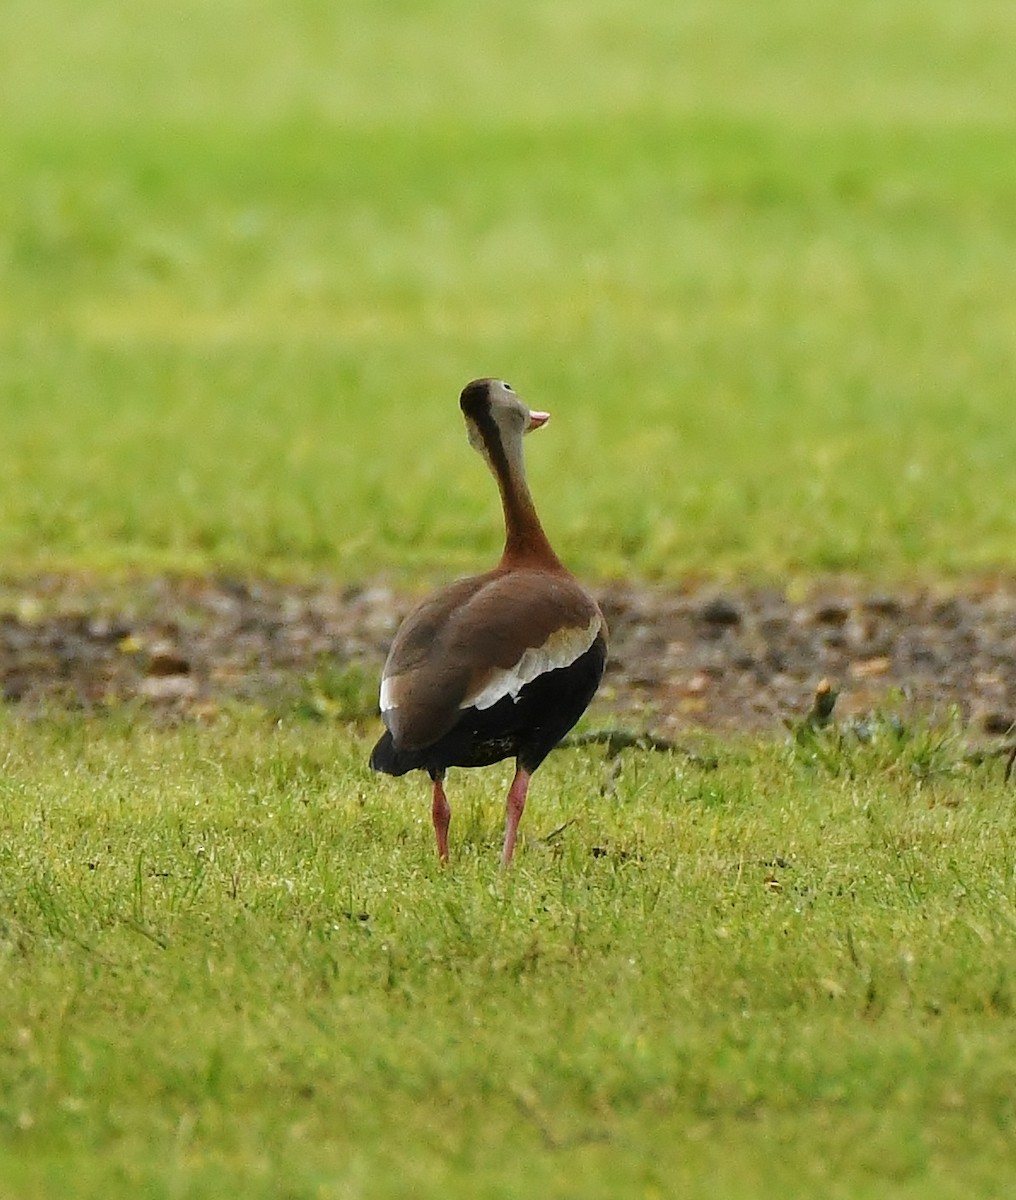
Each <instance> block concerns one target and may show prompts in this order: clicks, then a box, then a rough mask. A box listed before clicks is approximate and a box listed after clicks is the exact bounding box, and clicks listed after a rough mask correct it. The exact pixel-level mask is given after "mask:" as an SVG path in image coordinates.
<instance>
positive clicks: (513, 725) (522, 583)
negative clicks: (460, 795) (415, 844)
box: [370, 379, 607, 866]
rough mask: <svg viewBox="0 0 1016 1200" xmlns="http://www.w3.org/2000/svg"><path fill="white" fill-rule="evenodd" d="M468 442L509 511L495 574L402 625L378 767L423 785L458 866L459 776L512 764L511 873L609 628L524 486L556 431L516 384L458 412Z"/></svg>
mask: <svg viewBox="0 0 1016 1200" xmlns="http://www.w3.org/2000/svg"><path fill="white" fill-rule="evenodd" d="M459 404H460V406H461V408H462V412H463V414H464V416H465V418H466V429H467V430H468V433H469V441H470V443H471V444H472V445H473V446H474V447H475V449H477V450H479V452H480V453H481V454H482V455H483V457H484V458H485V459H486V460H487V465H488V466H489V467H490V469H491V471H492V472H493V475H494V478H495V479H496V480H497V486H498V489H499V491H500V492H501V504H502V507H503V508H504V523H505V546H504V553H503V554H502V555H501V561H500V562H499V563H498V565H497V566H496V567H495V568H494V570H493V571H488V572H487V574H485V575H477V576H475V577H473V578H470V579H462V580H459V582H458V583H453V584H451V586H450V587H446V588H443V589H442V590H441V591H439V592H437V593H436V594H435V595H433V596H431V597H430V598H429V599H428V600H424V602H423V603H422V604H421V605H420V606H419V607H418V608H416V609H414V611H413V612H411V613H410V614H409V616H408V617H406V619H405V621H403V623H402V625H401V627H400V628H399V631H398V633H397V634H396V635H395V641H394V642H393V643H392V648H391V650H390V651H389V653H388V660H387V662H386V663H385V666H384V671H383V673H382V676H381V714H382V716H383V717H384V722H385V725H386V726H387V727H388V728H387V731H386V732H385V733H384V735H383V736H382V737H381V740H380V741H379V742H378V744H377V745H376V746H375V747H374V750H373V752H372V754H371V756H370V765H371V766H372V767H373V768H374V769H375V770H376V771H385V772H386V773H387V774H389V775H404V774H405V773H406V772H407V771H413V770H422V771H426V772H427V773H428V774H429V775H430V777H431V779H432V780H433V783H434V795H433V805H432V809H431V812H432V816H433V819H434V834H435V836H436V838H437V852H438V855H439V857H440V858H441V859H442V860H444V859H447V858H448V825H449V822H450V820H451V809H450V808H449V806H448V800H447V798H446V796H445V791H444V777H445V772H446V771H447V770H448V768H449V767H486V766H489V765H490V764H491V763H496V762H500V761H501V760H502V759H504V758H510V757H512V756H513V755H514V756H515V759H516V771H515V778H514V780H513V781H512V785H511V788H510V789H509V791H508V800H507V805H506V808H507V816H506V821H505V835H504V850H503V852H502V854H501V864H502V866H507V865H508V864H509V863H510V862H511V860H512V854H513V853H514V851H515V839H516V836H517V833H518V827H519V818H520V817H521V816H522V810H523V808H524V807H525V803H526V793H527V791H528V788H529V779H530V776H531V775H532V774H533V772H534V771H535V770H536V768H537V767H538V766H539V765H540V763H542V762H543V760H544V759H545V758H546V757H547V755H548V754H549V753H550V751H551V750H552V749H553V748H554V747H555V746H556V745H557V743H558V742H559V741H560V740H561V738H563V737H564V735H565V734H566V733H567V732H568V730H569V729H571V727H572V726H573V725H574V724H575V722H576V721H577V720H578V719H579V717H580V716H581V715H582V713H583V712H584V711H585V709H586V706H587V705H588V704H589V701H590V700H591V699H592V698H593V693H594V692H595V691H596V689H597V687H598V686H599V683H600V677H601V676H602V675H603V667H604V663H605V662H606V658H607V626H606V623H605V621H604V620H603V614H602V613H601V612H600V610H599V608H598V607H597V604H596V601H595V600H594V599H593V598H592V596H590V595H589V593H588V592H587V591H586V590H585V589H584V588H583V587H582V586H581V585H580V584H579V583H578V581H577V580H576V579H575V578H574V576H572V575H571V574H570V573H569V572H568V571H567V570H566V569H565V567H564V566H563V565H562V564H561V561H560V559H559V558H558V557H557V555H556V554H555V553H554V551H553V550H552V549H551V546H550V542H548V541H547V536H546V534H545V533H544V532H543V527H542V526H541V525H540V519H539V517H537V515H536V509H535V508H534V506H533V499H532V496H531V495H530V493H529V487H528V485H527V483H526V472H525V465H524V462H523V458H522V436H523V434H525V433H528V432H529V431H530V430H531V429H539V428H540V426H541V425H544V424H545V423H546V421H547V418H548V415H549V414H547V413H544V412H531V411H530V410H529V408H528V407H527V406H526V405H525V404H524V403H523V402H522V400H521V399H520V398H519V397H518V396H517V395H516V394H515V392H514V391H512V389H511V388H510V387H509V386H508V384H507V383H502V382H501V381H499V380H497V379H476V380H474V381H473V382H472V383H470V384H467V386H466V387H465V388H464V389H463V392H462V396H461V398H460V400H459Z"/></svg>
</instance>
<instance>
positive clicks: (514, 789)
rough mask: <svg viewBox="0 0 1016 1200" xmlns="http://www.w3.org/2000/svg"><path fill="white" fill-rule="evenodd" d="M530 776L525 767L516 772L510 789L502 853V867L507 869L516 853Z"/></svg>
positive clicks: (506, 806) (506, 807)
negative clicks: (516, 843)
mask: <svg viewBox="0 0 1016 1200" xmlns="http://www.w3.org/2000/svg"><path fill="white" fill-rule="evenodd" d="M529 780H530V774H529V772H528V771H527V770H525V769H524V768H523V767H519V768H518V770H516V772H515V778H514V779H513V780H512V785H511V787H510V788H509V789H508V800H507V802H506V803H505V812H506V817H505V825H504V849H503V850H502V851H501V866H502V867H507V866H509V865H510V863H511V861H512V855H513V854H514V853H515V839H516V837H517V836H518V832H519V821H520V820H521V818H522V813H523V810H524V809H525V807H526V793H527V792H528V791H529Z"/></svg>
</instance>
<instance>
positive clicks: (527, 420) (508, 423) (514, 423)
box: [459, 379, 550, 459]
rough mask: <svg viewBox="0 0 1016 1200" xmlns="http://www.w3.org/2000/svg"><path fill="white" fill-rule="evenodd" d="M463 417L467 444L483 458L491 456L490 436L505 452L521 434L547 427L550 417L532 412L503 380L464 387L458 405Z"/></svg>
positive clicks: (547, 414) (488, 380) (476, 383)
mask: <svg viewBox="0 0 1016 1200" xmlns="http://www.w3.org/2000/svg"><path fill="white" fill-rule="evenodd" d="M459 403H460V405H461V408H462V411H463V413H464V414H465V417H466V429H467V431H468V434H469V443H470V445H471V446H472V447H473V448H474V449H475V450H478V451H479V452H480V453H481V454H483V455H484V457H486V458H488V459H489V458H490V457H491V455H492V453H493V447H492V445H491V434H492V433H493V432H494V431H495V430H496V433H497V438H498V441H499V442H500V444H501V446H502V447H504V448H505V449H507V448H508V447H510V446H513V445H516V444H518V443H519V442H520V441H521V440H522V437H523V435H524V434H526V433H529V432H530V431H531V430H533V429H539V428H540V427H541V426H542V425H546V423H547V421H548V420H549V418H550V414H549V413H545V412H534V411H533V410H532V409H530V408H529V406H528V405H527V404H526V403H525V402H524V401H523V400H522V397H521V396H519V395H518V394H517V393H516V392H515V390H514V389H513V388H512V386H511V384H509V383H505V382H504V380H503V379H474V380H473V382H472V383H469V384H467V385H466V387H465V388H464V389H463V391H462V396H461V398H460V401H459Z"/></svg>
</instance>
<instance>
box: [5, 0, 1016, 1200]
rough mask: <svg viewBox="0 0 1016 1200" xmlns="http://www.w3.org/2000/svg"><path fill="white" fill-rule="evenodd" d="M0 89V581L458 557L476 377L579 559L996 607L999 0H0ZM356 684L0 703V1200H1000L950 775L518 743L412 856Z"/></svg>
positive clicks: (996, 946)
mask: <svg viewBox="0 0 1016 1200" xmlns="http://www.w3.org/2000/svg"><path fill="white" fill-rule="evenodd" d="M0 78H2V79H3V81H4V98H3V104H2V106H0V446H2V447H3V471H2V472H0V513H2V520H0V563H2V564H3V573H4V575H5V576H6V577H8V578H11V577H13V578H14V580H15V581H16V580H17V578H19V577H21V576H24V575H27V574H31V573H35V572H40V571H48V570H56V571H69V572H76V573H95V574H99V575H102V576H108V575H110V574H113V573H121V574H125V575H127V576H130V575H131V574H132V573H138V572H140V573H142V574H144V573H151V572H163V571H170V572H187V571H194V572H209V571H239V572H243V573H248V574H254V575H256V574H259V573H264V572H272V573H274V574H278V575H283V576H290V577H294V576H306V575H321V574H324V575H329V576H331V577H333V578H334V579H336V580H339V581H351V582H359V581H362V580H364V579H365V578H367V577H370V576H373V575H375V574H378V573H382V574H384V575H386V576H388V577H389V578H390V579H392V580H394V581H396V582H398V583H401V584H405V585H407V586H413V587H415V586H418V585H419V584H420V583H421V582H422V580H423V578H424V577H426V576H434V577H441V578H447V577H448V576H449V575H451V574H454V573H456V572H460V571H466V570H472V569H476V568H477V567H478V566H479V565H480V564H484V565H485V564H487V563H488V562H489V560H490V558H491V556H492V555H493V554H494V553H495V551H496V549H497V545H498V540H499V536H500V528H499V518H498V513H497V510H496V505H495V500H494V495H493V490H492V488H491V485H490V482H489V480H488V479H487V477H486V475H485V473H484V471H483V468H482V466H481V464H480V463H479V462H478V460H476V459H475V458H474V457H472V456H471V455H470V453H469V451H468V449H467V448H466V446H465V442H464V439H463V437H462V429H461V426H460V423H459V416H458V413H457V411H456V404H455V399H456V395H457V392H458V390H459V388H460V387H461V386H462V384H463V383H464V382H465V381H466V380H468V379H469V378H471V377H473V376H476V375H479V374H488V373H492V374H499V375H504V376H506V377H508V378H510V379H511V380H512V382H513V383H514V384H515V385H516V386H517V388H518V389H519V391H520V392H521V393H522V394H523V395H524V396H526V397H528V398H529V399H530V400H531V402H532V403H533V405H534V406H535V407H541V408H542V407H547V408H549V409H552V410H553V411H554V415H555V420H554V423H553V424H552V425H551V427H550V428H549V429H548V430H547V431H546V432H545V433H544V434H541V436H540V437H539V438H534V439H532V441H531V442H530V443H529V445H530V448H531V452H530V461H531V475H532V478H533V482H534V488H535V490H536V492H537V495H538V498H539V500H540V503H541V508H542V510H543V512H544V514H545V517H546V523H547V526H548V529H549V531H550V532H551V534H552V536H553V539H554V541H555V544H556V545H557V546H558V548H559V550H560V551H561V553H562V554H563V556H564V557H565V558H566V559H567V561H568V562H569V563H571V564H572V565H574V566H575V568H576V569H578V570H579V571H580V572H581V573H582V574H583V575H585V576H588V577H589V578H591V579H596V578H600V579H602V578H605V577H609V576H612V575H627V576H641V577H647V578H656V579H662V580H665V581H678V580H681V579H684V578H687V577H688V576H689V575H692V574H707V575H710V576H713V577H717V578H723V577H729V578H733V577H738V578H743V577H768V578H770V579H777V580H780V581H783V582H785V581H787V580H788V579H792V578H793V577H795V576H803V577H804V578H806V579H808V578H812V577H814V575H815V574H817V573H823V572H828V571H853V572H858V573H860V574H862V575H865V576H867V577H869V578H871V579H877V580H880V581H888V582H890V583H891V582H894V581H899V580H908V581H913V580H914V578H915V577H921V578H935V579H940V578H947V579H948V578H952V579H960V578H964V577H967V576H969V575H971V574H982V573H989V572H995V571H1001V572H1005V573H1011V570H1012V547H1013V544H1014V536H1016V484H1014V479H1016V475H1014V472H1013V470H1012V463H1013V461H1014V459H1016V426H1014V423H1013V421H1012V420H1011V417H1010V416H1009V414H1010V410H1011V407H1012V400H1011V395H1010V392H1011V379H1012V377H1013V368H1014V364H1016V311H1014V306H1013V289H1012V279H1013V277H1014V273H1016V217H1014V213H1016V156H1014V155H1013V153H1012V146H1013V134H1014V118H1013V112H1014V111H1016V107H1014V103H1013V102H1014V100H1016V82H1014V81H1016V15H1014V10H1013V8H1012V5H1011V4H1008V3H1003V2H1002V0H972V2H971V3H967V4H964V5H956V4H954V3H951V2H949V0H922V2H920V3H919V2H918V0H895V2H894V3H892V4H886V3H885V2H884V0H860V2H858V3H855V4H852V5H849V6H844V5H835V4H832V3H814V2H809V3H805V0H773V3H770V4H767V5H749V4H747V3H739V2H737V0H718V2H717V0H711V2H709V3H705V2H704V0H688V2H687V3H682V4H680V5H674V4H669V3H665V2H664V0H638V2H637V3H635V4H634V5H632V4H629V5H625V6H621V5H618V4H614V3H608V0H582V2H581V3H580V2H579V0H553V2H551V0H547V2H545V3H540V2H537V0H533V2H531V3H523V4H521V5H520V4H519V3H517V2H516V3H512V4H508V3H506V2H505V0H492V2H491V3H485V4H483V5H476V4H466V3H465V2H464V0H394V2H392V3H388V4H368V3H365V2H364V0H349V2H348V3H343V4H340V5H336V4H331V3H325V2H324V0H301V2H300V3H297V4H282V3H280V2H279V0H244V2H243V3H240V2H239V0H222V2H221V3H218V4H216V5H207V4H199V3H196V2H195V0H177V2H176V3H172V4H167V3H161V4H160V3H141V4H136V5H133V6H126V7H125V6H123V5H116V4H113V3H111V2H110V0H95V2H94V3H91V4H88V5H80V4H72V3H70V2H69V0H32V2H31V3H30V2H29V0H8V2H7V3H6V4H5V7H4V18H3V37H2V38H0ZM365 686H366V685H365V684H364V681H363V679H362V678H350V679H348V680H346V679H343V678H340V677H338V676H336V677H334V678H333V677H331V676H330V675H329V673H328V672H327V670H323V672H322V674H321V675H320V677H318V678H315V679H313V680H310V681H308V684H307V689H306V695H305V696H304V697H303V698H302V699H301V701H300V704H299V706H298V708H297V709H296V710H295V711H294V712H293V713H291V714H289V715H287V716H285V717H284V719H283V720H282V721H280V722H277V723H276V722H273V721H272V720H270V719H269V718H268V717H267V716H266V715H265V714H263V713H260V712H257V711H253V710H240V709H238V710H236V711H231V712H227V713H225V714H222V715H220V716H219V717H218V718H217V719H215V720H214V721H213V722H211V723H210V724H208V725H193V726H187V727H181V728H171V727H165V726H161V725H160V724H159V723H158V722H157V721H156V720H155V719H154V718H152V717H151V716H146V715H145V714H144V713H143V712H141V711H134V710H131V709H127V710H124V711H117V710H114V711H111V712H109V713H107V714H105V715H104V716H102V717H96V718H92V719H91V720H85V719H84V718H80V717H74V716H67V715H60V714H56V713H54V714H51V715H49V716H48V717H45V718H42V719H39V720H35V721H29V720H27V719H24V718H19V716H18V715H17V714H15V713H12V712H10V711H3V712H0V760H2V770H0V960H2V970H0V1193H2V1194H3V1196H4V1197H12V1198H15V1200H20V1198H22V1197H24V1198H26V1200H27V1198H28V1197H33V1198H34V1197H37V1196H49V1195H53V1196H57V1195H58V1196H61V1197H75V1198H77V1197H88V1196H103V1197H116V1196H122V1195H128V1194H129V1195H144V1196H153V1197H166V1198H167V1200H169V1198H171V1197H173V1198H177V1197H187V1198H188V1200H192V1198H193V1200H198V1198H200V1197H206V1196H207V1197H213V1196H214V1197H218V1196H222V1195H243V1196H244V1197H252V1198H255V1200H256V1198H257V1197H261V1196H263V1197H266V1198H267V1197H272V1198H273V1200H275V1198H277V1197H293V1198H294V1200H302V1198H303V1197H307V1198H310V1197H319V1198H320V1197H324V1198H326V1200H328V1198H332V1197H335V1198H339V1197H342V1198H345V1197H364V1198H369V1200H374V1198H376V1197H387V1196H391V1197H395V1196H405V1195H407V1194H410V1193H411V1194H413V1195H418V1196H422V1197H428V1196H437V1195H442V1196H469V1197H477V1198H484V1197H491V1198H493V1197H498V1198H502V1197H514V1196H531V1195H539V1196H570V1195H582V1196H584V1197H592V1198H595V1197H598V1196H603V1197H612V1198H613V1197H618V1196H624V1197H627V1196H644V1197H653V1196H669V1195H675V1194H680V1195H682V1196H688V1197H692V1198H694V1197H696V1196H703V1197H705V1196H710V1197H712V1196H718V1195H719V1196H723V1197H725V1198H726V1197H729V1198H731V1200H738V1198H740V1197H758V1196H762V1195H767V1196H768V1195H770V1194H773V1193H778V1194H780V1195H782V1196H785V1197H788V1198H792V1197H796V1196H800V1197H802V1198H803V1197H812V1196H815V1195H822V1196H829V1197H844V1198H849V1200H857V1198H861V1200H863V1198H864V1197H867V1196H871V1197H876V1196H878V1197H883V1196H886V1195H891V1196H894V1197H911V1196H912V1197H915V1198H916V1197H920V1198H921V1200H938V1198H940V1197H941V1198H945V1197H961V1196H962V1197H967V1196H972V1195H973V1196H978V1197H991V1196H1003V1195H1008V1193H1009V1191H1010V1190H1011V1175H1012V1165H1011V1164H1012V1162H1013V1156H1014V1151H1016V1147H1014V1144H1013V1142H1014V1133H1013V1131H1014V1128H1016V1111H1014V1108H1016V1103H1014V1099H1013V1097H1014V1096H1016V1071H1014V1066H1013V1058H1012V1052H1011V1050H1012V1042H1013V1022H1014V1006H1016V990H1014V989H1016V982H1014V974H1013V971H1014V968H1013V963H1014V962H1016V956H1014V949H1016V946H1014V942H1016V876H1014V873H1013V860H1014V854H1013V851H1014V847H1013V832H1012V797H1011V791H1006V790H1005V789H1004V788H1003V787H1002V785H1001V783H1000V780H999V771H998V764H997V763H996V764H994V765H984V766H976V765H972V764H970V763H968V762H967V761H966V760H965V759H964V758H963V756H962V754H961V752H960V746H959V742H958V740H957V738H956V735H955V731H952V730H950V729H945V730H943V729H922V728H913V727H910V726H907V725H901V724H900V723H899V722H898V721H897V720H895V718H893V716H892V714H888V715H887V714H883V715H882V716H880V717H876V718H874V719H873V720H872V721H870V722H869V723H868V724H867V725H863V726H861V725H859V726H857V727H856V728H853V729H850V730H831V731H825V732H820V733H817V734H814V735H807V734H802V735H801V736H800V737H799V738H798V739H796V740H795V739H788V741H787V742H786V743H784V742H783V741H779V740H769V741H763V742H757V743H755V742H753V743H747V742H746V743H743V744H719V743H717V744H711V743H710V744H708V745H707V746H706V747H705V748H704V751H705V752H704V753H703V754H702V755H700V756H699V757H698V758H685V757H681V756H677V757H667V756H662V755H652V754H644V753H635V752H625V754H623V755H622V756H621V757H620V758H619V759H618V760H617V761H616V763H614V764H606V763H605V762H604V761H603V759H602V757H601V756H600V755H599V754H598V753H596V752H575V751H570V752H564V753H561V754H559V755H555V756H553V757H552V758H551V760H550V761H549V762H548V764H547V766H546V767H545V768H544V769H542V770H541V772H540V775H539V776H538V779H537V784H536V785H535V786H534V789H533V795H532V801H531V805H530V811H529V812H527V814H526V818H525V822H524V830H525V834H526V841H525V844H524V847H523V851H522V852H521V853H520V855H519V856H518V864H517V868H516V869H515V870H513V871H512V872H511V873H510V874H508V875H502V874H500V873H499V872H498V870H497V868H496V861H497V847H498V845H499V842H500V824H501V813H500V799H499V797H500V794H501V792H502V790H503V785H504V784H505V783H506V780H505V778H504V777H503V773H499V772H498V771H496V770H494V771H490V772H485V773H483V774H480V775H476V774H474V775H472V776H470V777H468V778H463V779H456V780H455V781H454V785H453V786H454V790H453V792H452V802H453V806H454V812H455V818H454V823H453V827H452V832H453V846H454V860H453V863H452V866H451V867H450V869H448V870H444V871H442V870H440V869H439V868H438V866H437V864H436V862H435V861H434V856H433V851H432V846H431V833H430V829H429V822H428V817H427V801H426V796H425V794H423V793H424V792H425V790H426V789H425V788H424V787H423V785H422V784H420V783H419V781H417V783H416V785H414V784H413V783H412V782H411V781H408V780H405V781H391V780H385V779H378V778H374V777H371V776H369V775H368V773H367V771H366V768H365V766H364V761H365V757H366V752H367V749H368V746H369V738H368V736H367V733H366V731H365V730H363V729H362V728H360V727H358V726H356V725H355V723H354V724H352V725H341V724H338V723H337V720H336V719H343V718H346V719H348V718H350V717H352V716H353V715H354V713H355V711H356V710H357V709H358V708H359V707H360V706H361V697H362V692H363V688H364V687H365ZM311 717H316V718H317V719H315V720H312V719H310V718H311ZM321 718H328V719H327V720H322V719H321Z"/></svg>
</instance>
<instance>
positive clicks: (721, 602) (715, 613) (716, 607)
mask: <svg viewBox="0 0 1016 1200" xmlns="http://www.w3.org/2000/svg"><path fill="white" fill-rule="evenodd" d="M698 615H699V618H700V620H702V621H705V623H706V624H707V625H721V626H727V625H740V623H741V610H740V609H739V608H738V607H737V605H736V604H735V603H734V602H733V600H731V599H730V598H729V597H728V596H713V597H712V598H711V599H709V600H707V601H706V602H705V604H703V605H702V607H701V608H700V609H699V612H698Z"/></svg>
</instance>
